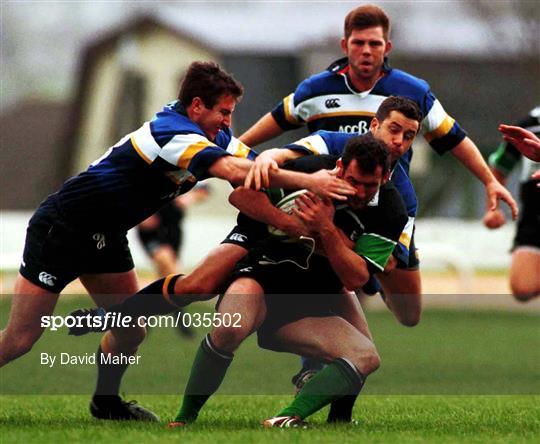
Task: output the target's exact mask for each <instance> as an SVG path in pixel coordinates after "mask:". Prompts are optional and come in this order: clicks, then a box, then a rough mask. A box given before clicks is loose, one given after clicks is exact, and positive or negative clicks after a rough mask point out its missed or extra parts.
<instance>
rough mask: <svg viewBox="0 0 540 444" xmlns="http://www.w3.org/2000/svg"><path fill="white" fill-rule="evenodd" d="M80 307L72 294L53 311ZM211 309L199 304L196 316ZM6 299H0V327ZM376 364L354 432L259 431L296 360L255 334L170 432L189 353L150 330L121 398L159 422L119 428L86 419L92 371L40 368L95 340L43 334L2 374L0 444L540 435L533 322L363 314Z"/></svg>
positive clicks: (513, 316) (531, 438)
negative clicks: (185, 424)
mask: <svg viewBox="0 0 540 444" xmlns="http://www.w3.org/2000/svg"><path fill="white" fill-rule="evenodd" d="M87 305H88V299H86V298H85V299H77V298H69V299H67V298H66V300H64V301H62V303H61V304H60V305H59V307H58V309H57V314H66V313H67V312H69V311H70V310H72V309H73V308H75V307H78V306H87ZM204 308H209V307H204V306H199V307H198V309H204ZM8 310H9V298H6V297H3V298H0V325H2V326H3V325H5V323H6V320H7V313H8ZM368 321H369V323H370V327H371V330H372V332H373V334H374V336H375V342H376V344H377V346H378V349H379V352H380V355H381V357H382V366H381V368H380V369H379V371H377V373H376V374H374V375H372V376H370V378H369V379H368V381H367V384H366V387H365V389H364V391H363V394H362V396H361V398H360V399H359V401H358V402H357V406H356V408H355V417H356V418H357V419H358V420H359V426H356V427H351V426H339V427H338V426H333V427H330V426H327V425H326V424H325V422H324V420H325V415H326V412H325V411H322V412H319V413H318V414H317V415H314V416H313V417H312V418H310V420H309V422H310V424H311V425H312V426H311V428H310V429H308V430H262V429H261V427H260V426H259V422H260V421H261V420H262V419H264V418H266V417H268V416H272V415H273V414H274V413H276V412H277V411H278V410H279V409H280V408H281V407H282V406H284V405H285V404H287V403H288V401H289V400H290V398H291V395H290V393H291V387H292V386H291V384H290V382H289V381H290V377H291V375H292V374H293V373H294V372H295V371H296V370H297V367H298V363H297V359H296V357H294V356H292V355H287V354H277V353H272V352H268V351H264V350H260V349H259V348H258V347H257V346H256V341H255V340H254V338H251V339H250V340H248V341H247V342H246V343H245V344H244V346H243V347H242V348H241V350H239V352H238V353H237V356H236V358H235V361H234V362H233V364H232V366H231V368H230V371H229V374H228V375H227V378H226V381H225V383H224V385H223V387H222V389H221V390H220V392H219V395H218V396H216V397H215V398H214V399H212V400H210V402H209V403H208V405H207V406H206V408H205V409H204V410H203V412H202V413H201V416H200V418H199V421H198V422H197V423H196V424H194V425H192V426H190V427H189V428H187V429H185V430H168V429H166V428H165V424H166V422H167V421H169V420H170V419H172V418H173V417H174V415H175V413H176V410H177V408H178V404H179V401H180V394H181V392H182V390H183V388H184V384H185V382H186V379H187V374H188V372H189V368H190V364H191V359H192V357H193V354H194V350H195V349H196V347H197V346H198V343H199V341H200V338H201V337H202V335H203V334H204V331H198V332H197V337H196V338H194V339H191V340H185V339H181V338H180V337H179V336H178V335H177V333H176V332H174V331H173V330H172V329H166V328H156V329H153V330H152V332H151V334H150V336H149V338H148V340H147V341H146V342H145V343H144V345H143V346H142V347H141V349H140V356H141V359H140V364H139V365H138V366H132V368H130V370H129V372H128V373H127V375H126V378H125V383H124V385H123V391H124V392H125V393H126V396H127V398H128V399H132V398H135V399H137V400H138V401H140V402H141V404H143V405H145V406H148V407H149V408H151V409H153V410H154V411H156V412H157V413H158V414H159V415H160V416H161V418H162V423H161V424H152V425H148V424H132V423H129V424H119V423H109V422H103V421H97V420H93V419H92V418H91V417H90V416H89V414H88V413H87V408H88V406H87V404H88V400H89V394H90V393H91V392H92V388H93V385H94V381H95V368H94V366H93V365H76V366H75V365H73V366H70V365H65V366H58V365H56V366H55V367H53V368H48V367H47V366H44V365H41V364H40V356H41V353H50V354H55V353H57V354H59V353H60V352H67V353H71V354H79V355H81V354H84V353H89V354H90V353H92V352H93V351H94V350H95V348H96V346H97V343H98V340H99V335H89V336H86V337H83V338H73V337H68V336H67V335H66V331H65V330H60V331H57V332H46V333H45V335H44V337H43V338H42V339H41V340H40V341H39V342H38V344H36V346H35V347H34V349H33V350H32V351H31V352H30V353H29V354H28V355H26V356H24V357H22V358H21V359H19V360H17V361H15V362H13V363H11V364H10V365H8V366H6V367H5V368H3V369H1V370H0V388H1V393H2V395H1V396H0V442H1V443H2V444H3V443H10V442H53V441H54V442H57V443H58V442H64V441H70V442H82V441H92V442H135V441H143V442H146V441H149V442H152V441H156V442H158V441H159V442H168V441H175V442H178V441H179V440H182V441H186V442H264V441H275V440H276V439H278V440H279V441H284V442H304V441H306V442H307V441H313V442H337V441H341V442H467V443H468V442H489V443H492V442H501V443H502V442H504V443H507V442H537V441H538V440H539V439H540V327H539V325H540V318H539V316H538V315H537V314H524V313H518V312H504V311H465V310H435V309H431V310H428V311H426V313H425V314H424V318H423V320H422V322H421V324H420V325H419V326H417V327H415V328H412V329H410V328H406V327H402V326H399V325H398V324H397V323H396V322H395V321H394V319H393V318H392V316H391V315H390V314H389V313H387V312H385V311H384V312H378V311H377V312H371V313H368Z"/></svg>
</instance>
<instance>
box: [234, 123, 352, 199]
mask: <svg viewBox="0 0 540 444" xmlns="http://www.w3.org/2000/svg"><path fill="white" fill-rule="evenodd" d="M329 134H334V133H330V132H328V131H319V132H317V133H314V134H312V135H310V136H307V137H304V138H302V139H300V140H297V141H295V142H293V143H290V144H287V145H285V146H284V147H281V148H272V149H269V150H266V151H263V152H262V153H261V154H259V156H258V157H257V158H256V159H255V161H254V164H253V167H252V168H251V170H250V172H249V173H248V176H247V177H246V182H245V183H244V186H246V187H248V188H254V189H256V190H258V189H260V188H261V187H266V188H268V187H269V179H268V177H269V172H270V171H276V170H277V168H278V167H280V166H281V165H283V164H284V163H285V162H287V161H289V160H293V159H297V158H299V157H303V156H307V155H310V154H315V155H320V154H338V155H340V154H341V152H342V151H343V146H344V143H341V144H338V145H339V147H340V148H341V150H338V151H339V152H336V147H334V145H335V143H334V144H332V142H331V140H332V136H331V135H329ZM334 137H335V135H334ZM327 138H328V140H327Z"/></svg>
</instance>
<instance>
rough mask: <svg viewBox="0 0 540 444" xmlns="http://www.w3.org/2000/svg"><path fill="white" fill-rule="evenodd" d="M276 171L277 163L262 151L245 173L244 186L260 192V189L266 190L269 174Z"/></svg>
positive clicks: (268, 184) (277, 168) (268, 183)
mask: <svg viewBox="0 0 540 444" xmlns="http://www.w3.org/2000/svg"><path fill="white" fill-rule="evenodd" d="M278 170H279V166H278V164H277V162H276V161H275V160H274V159H273V158H272V156H271V155H270V154H269V153H267V152H266V151H263V152H262V153H261V154H259V155H258V156H257V157H256V158H255V161H254V162H253V166H252V167H251V169H250V170H249V171H248V173H247V176H246V180H245V181H244V186H245V187H246V188H252V189H254V190H260V189H261V187H264V188H268V187H269V186H270V172H274V173H276V172H277V171H278Z"/></svg>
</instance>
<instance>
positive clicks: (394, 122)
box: [370, 111, 420, 162]
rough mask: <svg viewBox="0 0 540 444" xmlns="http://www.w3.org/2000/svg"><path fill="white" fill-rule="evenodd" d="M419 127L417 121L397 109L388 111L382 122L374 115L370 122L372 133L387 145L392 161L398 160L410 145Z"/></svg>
mask: <svg viewBox="0 0 540 444" xmlns="http://www.w3.org/2000/svg"><path fill="white" fill-rule="evenodd" d="M419 127H420V124H419V123H418V121H416V120H414V119H409V118H408V117H406V116H404V115H403V114H402V113H400V112H399V111H390V114H389V115H388V117H387V118H386V119H384V120H383V121H382V122H379V121H378V120H377V118H376V117H374V118H373V119H372V120H371V124H370V130H371V132H372V133H373V135H374V136H375V137H376V138H377V139H379V140H382V141H383V142H384V143H385V144H386V145H387V146H388V149H389V150H390V156H391V157H392V162H395V161H396V160H398V159H399V158H400V157H401V156H403V155H404V154H405V153H406V152H407V150H408V149H409V148H410V147H411V145H412V143H413V141H414V138H415V137H416V134H417V133H418V129H419Z"/></svg>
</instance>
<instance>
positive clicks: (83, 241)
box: [19, 201, 134, 293]
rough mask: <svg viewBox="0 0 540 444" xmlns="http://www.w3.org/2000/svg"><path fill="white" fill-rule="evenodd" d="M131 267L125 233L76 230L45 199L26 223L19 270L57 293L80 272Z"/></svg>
mask: <svg viewBox="0 0 540 444" xmlns="http://www.w3.org/2000/svg"><path fill="white" fill-rule="evenodd" d="M133 267H134V266H133V259H132V257H131V252H130V251H129V246H128V240H127V237H126V233H125V232H120V233H118V232H102V231H97V230H96V231H93V230H88V231H80V230H75V229H73V228H72V227H69V226H68V225H67V224H65V223H63V222H62V219H61V217H60V215H59V214H58V212H57V211H56V209H55V207H54V204H53V203H52V202H50V201H45V202H44V203H42V204H41V206H40V207H39V208H38V209H37V211H36V212H35V213H34V215H33V216H32V218H31V219H30V222H29V224H28V228H27V230H26V241H25V245H24V253H23V261H22V263H21V267H20V269H19V272H20V273H21V275H22V276H24V277H25V278H26V279H28V280H29V281H30V282H32V283H33V284H35V285H37V286H39V287H41V288H43V289H45V290H48V291H51V292H53V293H60V292H61V291H62V290H63V289H64V288H65V286H66V285H67V284H69V283H70V282H71V281H73V280H75V279H77V278H78V277H79V276H80V275H82V274H97V273H123V272H127V271H130V270H132V269H133Z"/></svg>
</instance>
